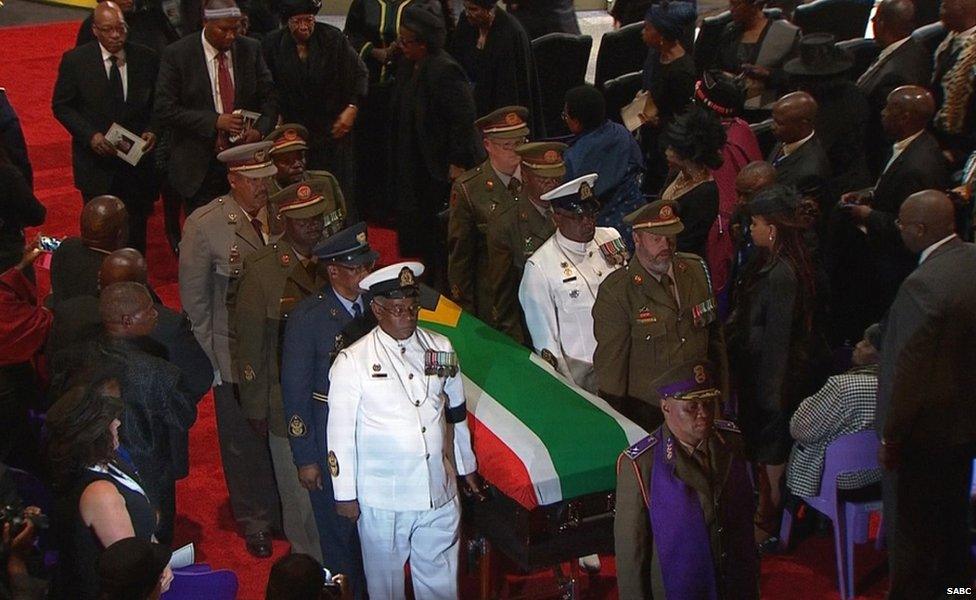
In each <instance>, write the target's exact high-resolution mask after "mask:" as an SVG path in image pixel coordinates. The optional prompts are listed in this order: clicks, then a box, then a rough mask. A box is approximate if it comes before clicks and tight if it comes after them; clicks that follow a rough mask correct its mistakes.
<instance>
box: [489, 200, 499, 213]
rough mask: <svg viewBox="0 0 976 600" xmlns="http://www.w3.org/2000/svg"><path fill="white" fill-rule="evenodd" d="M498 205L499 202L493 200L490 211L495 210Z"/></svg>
mask: <svg viewBox="0 0 976 600" xmlns="http://www.w3.org/2000/svg"><path fill="white" fill-rule="evenodd" d="M496 206H498V203H497V202H492V203H491V206H489V207H488V211H489V212H495V207H496Z"/></svg>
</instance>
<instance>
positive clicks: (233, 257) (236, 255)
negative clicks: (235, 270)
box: [227, 244, 241, 263]
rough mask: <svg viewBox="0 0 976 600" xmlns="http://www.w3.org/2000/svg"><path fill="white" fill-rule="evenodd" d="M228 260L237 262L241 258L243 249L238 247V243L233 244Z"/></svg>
mask: <svg viewBox="0 0 976 600" xmlns="http://www.w3.org/2000/svg"><path fill="white" fill-rule="evenodd" d="M227 260H228V261H230V262H232V263H236V262H239V261H240V260H241V251H240V250H238V249H237V244H231V246H230V252H228V254H227Z"/></svg>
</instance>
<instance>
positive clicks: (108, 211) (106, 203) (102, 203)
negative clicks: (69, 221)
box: [81, 196, 129, 252]
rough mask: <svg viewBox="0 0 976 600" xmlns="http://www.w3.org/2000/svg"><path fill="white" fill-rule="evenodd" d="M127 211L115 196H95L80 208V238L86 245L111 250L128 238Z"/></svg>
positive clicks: (119, 246) (117, 247) (122, 244)
mask: <svg viewBox="0 0 976 600" xmlns="http://www.w3.org/2000/svg"><path fill="white" fill-rule="evenodd" d="M128 223H129V213H127V212H126V210H125V204H123V203H122V201H121V200H119V199H118V198H116V197H115V196H96V197H95V198H92V199H91V200H89V201H88V203H87V204H85V207H84V208H83V209H81V239H82V241H83V242H84V243H85V245H86V246H89V247H91V248H98V249H99V250H106V251H108V252H112V251H114V250H118V249H119V248H121V247H122V246H124V245H125V242H126V241H127V240H128V239H129V228H128Z"/></svg>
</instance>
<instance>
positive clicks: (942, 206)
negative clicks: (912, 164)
mask: <svg viewBox="0 0 976 600" xmlns="http://www.w3.org/2000/svg"><path fill="white" fill-rule="evenodd" d="M898 223H899V227H900V228H901V239H902V241H904V242H905V246H906V247H907V248H908V249H909V250H911V251H912V252H915V253H919V252H921V251H922V250H925V249H926V248H928V247H929V246H931V245H932V244H934V243H936V242H938V241H939V240H941V239H944V238H945V237H947V236H949V235H952V234H953V233H955V231H956V209H955V206H953V204H952V200H950V199H949V196H947V195H945V194H944V193H942V192H940V191H938V190H923V191H921V192H918V193H915V194H912V195H911V196H909V197H908V198H906V199H905V202H903V203H902V205H901V208H900V209H899V210H898Z"/></svg>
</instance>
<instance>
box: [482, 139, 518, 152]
mask: <svg viewBox="0 0 976 600" xmlns="http://www.w3.org/2000/svg"><path fill="white" fill-rule="evenodd" d="M488 143H489V144H491V145H492V146H494V147H496V148H498V149H499V150H507V151H509V152H514V151H515V149H516V148H518V147H519V146H521V145H522V144H524V143H525V139H524V138H523V139H521V140H509V141H506V142H498V141H495V140H493V139H491V138H488Z"/></svg>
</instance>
